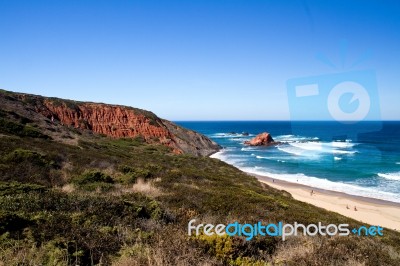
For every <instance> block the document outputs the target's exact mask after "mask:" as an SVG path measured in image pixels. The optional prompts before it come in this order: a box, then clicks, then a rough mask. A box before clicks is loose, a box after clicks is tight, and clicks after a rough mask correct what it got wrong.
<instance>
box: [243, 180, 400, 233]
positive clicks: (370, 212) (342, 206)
mask: <svg viewBox="0 0 400 266" xmlns="http://www.w3.org/2000/svg"><path fill="white" fill-rule="evenodd" d="M249 174H250V175H252V176H255V177H257V179H258V180H259V181H260V182H263V183H265V184H268V185H269V186H271V187H274V188H276V189H279V190H285V191H287V192H289V193H290V194H292V196H293V198H295V199H296V200H299V201H303V202H307V203H309V204H312V205H315V206H317V207H320V208H324V209H326V210H329V211H333V212H337V213H339V214H342V215H344V216H347V217H350V218H353V219H354V220H358V221H360V222H363V223H366V224H370V225H376V226H378V225H379V226H382V227H386V228H389V229H393V230H397V231H400V203H395V202H390V201H384V200H379V199H373V198H366V197H359V196H353V195H349V194H346V193H341V192H335V191H330V190H323V189H318V188H314V187H309V186H305V185H301V184H296V183H291V182H286V181H282V180H277V179H272V178H269V177H265V176H260V175H255V174H251V173H249ZM273 181H274V182H273ZM311 191H314V193H313V195H311ZM347 206H348V207H349V209H347ZM355 206H356V208H357V211H355V210H354V207H355Z"/></svg>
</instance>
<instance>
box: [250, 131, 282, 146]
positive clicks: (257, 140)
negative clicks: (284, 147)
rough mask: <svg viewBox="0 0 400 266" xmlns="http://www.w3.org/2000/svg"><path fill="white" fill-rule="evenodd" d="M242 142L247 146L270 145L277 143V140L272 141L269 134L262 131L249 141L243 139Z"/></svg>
mask: <svg viewBox="0 0 400 266" xmlns="http://www.w3.org/2000/svg"><path fill="white" fill-rule="evenodd" d="M244 144H246V145H249V146H272V145H276V144H278V142H275V141H274V139H273V138H272V136H271V134H269V133H268V132H264V133H261V134H258V135H257V136H256V137H254V138H253V139H251V140H249V141H245V142H244Z"/></svg>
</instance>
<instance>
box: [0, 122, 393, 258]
mask: <svg viewBox="0 0 400 266" xmlns="http://www.w3.org/2000/svg"><path fill="white" fill-rule="evenodd" d="M2 119H3V120H4V121H3V120H2V121H3V122H2V123H1V124H0V125H1V134H0V265H400V234H399V233H398V232H395V231H392V230H388V229H385V231H384V236H383V237H374V238H368V237H358V236H353V235H352V236H348V237H328V236H327V237H305V236H301V237H291V238H289V239H287V240H286V241H282V240H281V239H279V238H276V237H256V238H254V239H253V240H251V241H246V240H245V239H244V238H243V237H226V236H224V237H216V236H212V237H208V236H205V235H200V236H188V235H187V224H188V222H189V221H190V220H191V219H196V220H198V221H201V222H203V223H214V224H219V223H230V222H234V221H238V222H241V223H255V222H258V221H259V220H262V221H265V222H266V223H267V222H270V223H277V222H279V221H283V222H286V223H294V222H298V223H303V224H311V223H318V222H322V223H323V224H331V223H334V224H339V223H348V224H350V226H351V227H353V226H360V225H361V224H360V223H359V222H357V221H354V220H352V219H350V218H347V217H344V216H341V215H339V214H337V213H333V212H329V211H326V210H324V209H320V208H317V207H315V206H312V205H309V204H306V203H302V202H299V201H296V200H294V199H293V198H292V197H291V196H290V195H289V194H288V193H286V192H283V191H278V190H276V189H273V188H271V187H269V186H267V185H264V184H261V183H260V182H258V181H257V179H256V178H254V177H252V176H249V175H247V174H245V173H243V172H241V171H239V170H238V169H237V168H235V167H233V166H231V165H228V164H226V163H224V162H221V161H219V160H216V159H212V158H208V157H195V156H189V155H174V154H172V153H171V150H170V149H169V148H168V147H165V146H162V145H155V144H147V143H145V142H144V141H143V139H141V138H135V139H111V138H107V137H104V136H99V135H88V134H86V133H84V132H83V133H82V134H81V135H80V139H79V141H78V142H77V144H76V145H69V144H65V143H60V142H57V141H55V140H52V139H50V136H49V138H44V137H38V136H41V135H40V134H38V135H35V134H33V135H32V134H21V133H20V132H22V131H23V128H24V127H25V125H24V124H23V123H22V122H21V119H22V117H21V116H20V117H19V118H15V119H13V118H10V116H9V115H7V116H2ZM11 122H12V123H11ZM13 123H14V124H13ZM31 124H32V123H31ZM21 128H22V129H21ZM32 128H35V127H33V125H32ZM21 130H22V131H21ZM35 130H36V131H37V132H39V133H40V128H35Z"/></svg>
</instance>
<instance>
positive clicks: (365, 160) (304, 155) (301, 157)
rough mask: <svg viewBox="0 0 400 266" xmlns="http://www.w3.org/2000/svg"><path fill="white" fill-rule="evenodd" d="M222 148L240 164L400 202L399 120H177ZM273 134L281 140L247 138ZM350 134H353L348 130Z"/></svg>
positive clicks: (225, 158)
mask: <svg viewBox="0 0 400 266" xmlns="http://www.w3.org/2000/svg"><path fill="white" fill-rule="evenodd" d="M176 123H177V124H180V125H181V126H183V127H186V128H189V129H192V130H195V131H197V132H200V133H202V134H204V135H206V136H207V137H209V138H211V139H212V140H214V141H215V142H217V143H218V144H220V145H221V146H222V147H223V150H221V151H220V152H218V153H216V154H214V155H213V156H212V157H214V158H218V159H220V160H222V161H225V162H227V163H229V164H232V165H234V166H236V167H237V168H239V169H241V170H243V171H246V172H250V173H254V174H259V175H264V176H269V177H272V178H275V179H280V180H285V181H289V182H294V183H299V184H304V185H308V186H313V187H317V188H321V189H328V190H334V191H339V192H344V193H347V194H351V195H357V196H364V197H370V198H376V199H382V200H388V201H392V202H400V122H394V121H393V122H392V121H384V122H362V123H357V124H354V125H353V124H340V123H337V122H308V121H307V122H290V121H289V122H288V121H285V122H277V121H273V122H268V121H238V122H232V121H221V122H198V121H196V122H189V121H185V122H182V121H180V122H176ZM262 132H269V133H270V134H271V135H272V137H273V138H274V140H275V141H279V142H280V144H279V145H276V146H270V147H248V146H246V145H245V144H244V143H243V142H244V141H246V140H249V139H251V138H253V137H255V136H256V135H257V134H259V133H262ZM349 132H351V134H348V133H349Z"/></svg>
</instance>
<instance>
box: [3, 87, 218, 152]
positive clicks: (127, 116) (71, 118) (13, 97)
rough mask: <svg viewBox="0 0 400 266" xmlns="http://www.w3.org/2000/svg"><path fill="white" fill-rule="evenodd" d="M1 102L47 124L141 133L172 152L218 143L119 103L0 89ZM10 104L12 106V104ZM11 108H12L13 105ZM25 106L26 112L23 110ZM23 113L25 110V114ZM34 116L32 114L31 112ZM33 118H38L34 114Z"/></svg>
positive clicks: (113, 133)
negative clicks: (103, 102) (45, 95)
mask: <svg viewBox="0 0 400 266" xmlns="http://www.w3.org/2000/svg"><path fill="white" fill-rule="evenodd" d="M0 97H1V101H2V104H3V102H4V106H9V109H11V110H12V109H13V108H14V107H15V106H17V105H19V106H20V108H19V109H22V108H21V106H23V108H24V109H23V110H21V112H25V113H30V114H31V113H32V111H34V112H35V113H37V114H40V115H42V116H44V117H46V118H47V119H46V120H47V124H50V125H51V124H53V125H54V124H61V125H62V126H68V127H73V128H75V129H79V130H84V131H92V132H94V133H97V134H103V135H106V136H109V137H112V138H135V137H138V136H140V137H143V138H144V140H145V141H146V142H148V143H161V144H163V145H165V146H168V147H170V148H171V149H172V151H173V152H174V153H176V154H182V153H187V154H193V155H197V156H207V155H210V154H212V153H215V152H217V151H218V150H219V149H220V146H219V145H218V144H216V143H215V142H213V141H211V140H210V139H208V138H207V137H205V136H203V135H201V134H199V133H197V132H194V131H191V130H188V129H185V128H182V127H180V126H178V125H176V124H174V123H172V122H170V121H167V120H162V119H160V118H159V117H157V116H156V115H155V114H153V113H152V112H149V111H145V110H141V109H137V108H132V107H127V106H119V105H110V104H102V103H89V102H77V101H70V100H63V99H58V98H46V97H42V96H36V95H30V94H22V93H12V92H4V93H1V94H0ZM13 106H14V107H13ZM14 109H15V108H14ZM27 110H29V112H28V111H27ZM25 115H27V114H25ZM31 115H33V116H34V114H31ZM33 120H39V119H38V118H37V117H36V118H35V119H33Z"/></svg>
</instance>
